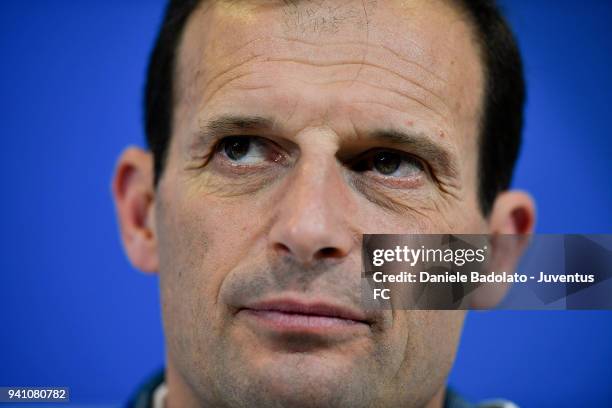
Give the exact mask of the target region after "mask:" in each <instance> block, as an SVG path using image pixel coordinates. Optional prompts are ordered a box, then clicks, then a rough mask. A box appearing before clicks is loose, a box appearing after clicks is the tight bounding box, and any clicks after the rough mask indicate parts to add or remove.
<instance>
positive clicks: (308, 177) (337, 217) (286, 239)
mask: <svg viewBox="0 0 612 408" xmlns="http://www.w3.org/2000/svg"><path fill="white" fill-rule="evenodd" d="M303 159H304V161H303V162H301V163H298V164H297V166H296V167H295V168H294V169H293V174H292V175H291V177H289V178H288V180H286V184H285V186H286V189H285V191H284V195H283V198H282V199H281V200H280V201H279V202H278V203H277V207H276V210H277V214H276V217H275V218H274V222H273V225H272V228H271V230H270V243H271V245H272V250H273V251H275V252H276V253H277V254H280V255H284V256H291V257H293V258H294V259H295V260H296V261H298V262H300V263H302V264H305V265H312V264H313V263H315V262H317V261H322V260H332V259H335V260H340V259H342V258H344V257H346V256H347V255H348V254H349V253H350V252H351V250H352V249H353V247H354V245H355V242H356V239H355V237H356V235H355V233H354V231H353V230H352V229H351V225H350V224H349V221H350V219H351V218H350V215H351V213H353V214H354V203H353V202H352V197H351V190H350V188H349V187H348V186H347V184H346V182H345V181H344V177H343V175H342V169H341V167H340V165H339V164H338V163H337V162H336V161H335V159H334V160H329V161H326V160H312V161H309V159H308V158H303Z"/></svg>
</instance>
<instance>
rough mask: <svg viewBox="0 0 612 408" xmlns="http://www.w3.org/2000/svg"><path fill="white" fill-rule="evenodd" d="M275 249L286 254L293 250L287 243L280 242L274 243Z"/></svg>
mask: <svg viewBox="0 0 612 408" xmlns="http://www.w3.org/2000/svg"><path fill="white" fill-rule="evenodd" d="M274 249H275V250H276V251H278V252H281V253H285V254H287V253H291V250H290V249H289V247H288V246H287V245H285V244H281V243H280V242H277V243H275V244H274Z"/></svg>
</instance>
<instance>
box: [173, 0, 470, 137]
mask: <svg viewBox="0 0 612 408" xmlns="http://www.w3.org/2000/svg"><path fill="white" fill-rule="evenodd" d="M176 73H177V78H176V83H177V86H176V88H175V90H176V96H177V104H176V106H175V109H176V110H177V112H176V114H175V122H176V123H177V125H178V126H181V125H185V124H186V123H195V122H196V121H197V120H196V116H202V114H203V112H207V111H211V110H214V109H227V107H228V105H231V106H234V107H236V106H237V105H236V103H237V101H238V100H240V103H243V104H244V105H250V106H257V107H261V108H262V109H263V108H264V107H267V108H268V109H277V108H283V107H286V106H288V105H296V106H297V105H298V104H299V113H300V114H302V116H301V117H300V116H299V115H292V116H291V117H292V120H293V121H294V122H298V121H299V119H303V120H302V122H304V123H303V124H304V125H305V124H306V123H307V122H308V120H309V118H310V119H312V117H313V116H319V117H324V118H326V119H329V118H330V117H331V116H334V115H332V114H330V112H335V113H338V116H339V117H340V116H342V115H343V114H345V113H347V112H348V111H349V110H351V109H352V111H353V112H354V111H355V110H357V111H359V113H360V114H361V113H362V111H363V110H364V106H359V104H363V103H366V104H367V106H365V110H367V111H368V112H370V113H371V112H374V111H377V112H383V111H384V112H385V114H388V115H393V116H395V117H397V116H403V114H405V113H408V114H409V116H410V119H411V120H412V119H416V121H417V122H418V123H429V124H430V125H432V124H436V126H435V127H434V128H432V129H428V131H430V132H434V133H443V134H453V133H458V132H459V133H463V134H471V135H472V136H473V134H474V133H475V132H476V131H477V129H476V128H477V123H478V118H479V112H480V105H481V99H482V98H481V95H482V67H481V64H480V62H479V57H478V50H477V47H476V46H475V44H474V41H472V32H471V29H470V27H469V26H468V24H467V23H466V22H465V19H464V18H462V15H461V13H459V12H457V10H456V9H455V8H454V7H453V6H451V5H449V4H447V3H446V2H442V1H435V0H423V1H417V0H386V1H383V0H338V1H325V0H302V1H290V0H285V1H277V0H255V1H214V0H209V1H203V2H202V4H201V5H200V7H199V8H198V9H197V10H196V11H195V12H194V13H193V14H192V16H191V17H190V18H189V21H188V24H187V27H186V28H185V31H184V34H183V39H182V41H181V45H180V48H179V53H178V60H177V70H176ZM326 90H328V91H329V93H325V94H324V92H326ZM244 105H243V106H244ZM375 105H376V106H378V108H380V109H378V108H374V106H375ZM308 109H311V110H315V111H312V112H309V111H308ZM294 113H295V112H294ZM360 114H359V115H356V116H360V117H361V115H360ZM381 115H382V116H384V114H378V115H375V116H376V119H377V120H380V119H381ZM353 116H355V115H353ZM411 120H409V122H411ZM185 126H188V125H185ZM296 126H297V125H296ZM298 127H299V126H298ZM430 127H431V126H430ZM175 130H176V128H175ZM472 139H473V137H472Z"/></svg>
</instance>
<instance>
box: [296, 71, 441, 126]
mask: <svg viewBox="0 0 612 408" xmlns="http://www.w3.org/2000/svg"><path fill="white" fill-rule="evenodd" d="M287 62H293V61H287ZM341 65H357V66H359V67H362V66H364V65H365V66H370V64H360V63H342V64H341ZM330 66H332V67H333V66H334V65H326V66H325V67H330ZM373 67H374V68H377V69H378V67H377V66H373ZM360 72H362V70H360ZM287 78H289V79H291V80H294V81H296V82H300V83H303V84H305V85H324V84H327V85H333V84H344V83H347V84H349V85H353V84H362V85H365V86H369V87H372V88H375V89H379V90H382V91H386V92H390V93H393V94H396V95H398V96H400V97H402V98H405V99H408V100H410V101H414V102H416V103H417V104H419V105H421V106H422V107H424V108H426V109H427V110H428V111H430V112H432V113H433V114H434V115H435V116H437V117H438V118H439V119H441V120H442V121H443V122H445V123H448V122H449V121H450V120H449V117H448V115H449V113H448V106H446V104H444V103H442V101H441V102H440V104H442V105H443V106H444V107H446V108H447V109H445V112H444V113H443V112H440V110H439V109H436V108H435V107H434V106H432V105H431V104H429V103H427V101H426V99H424V98H418V96H417V95H412V94H410V93H408V92H406V91H402V90H400V89H394V88H393V87H385V86H382V85H376V84H373V83H371V82H368V81H366V80H363V79H357V78H354V79H335V80H334V79H330V80H329V81H319V82H314V81H306V80H303V79H301V78H297V77H287ZM410 82H411V81H410ZM411 83H412V82H411ZM419 89H424V88H421V87H419ZM396 110H397V109H396ZM404 113H406V112H404Z"/></svg>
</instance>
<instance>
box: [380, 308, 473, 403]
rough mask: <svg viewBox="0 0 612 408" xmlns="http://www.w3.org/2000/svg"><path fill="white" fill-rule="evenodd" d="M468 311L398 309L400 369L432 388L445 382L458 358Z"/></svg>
mask: <svg viewBox="0 0 612 408" xmlns="http://www.w3.org/2000/svg"><path fill="white" fill-rule="evenodd" d="M464 317H465V312H464V311H446V310H444V311H431V310H430V311H426V310H410V311H405V310H396V311H395V312H394V328H393V340H392V341H393V342H394V343H395V347H394V348H395V350H396V353H397V354H398V355H396V356H395V358H397V361H401V367H400V368H399V370H398V371H400V372H402V373H403V374H402V375H404V376H405V377H404V378H411V377H414V378H411V381H414V382H415V383H417V384H424V385H425V386H428V385H429V386H431V387H432V391H435V387H436V386H439V385H440V384H442V383H443V382H444V381H445V378H446V376H447V375H448V372H449V371H450V369H451V367H452V363H453V361H454V359H455V353H456V349H457V344H458V341H459V336H460V334H461V329H462V327H463V320H464Z"/></svg>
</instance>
